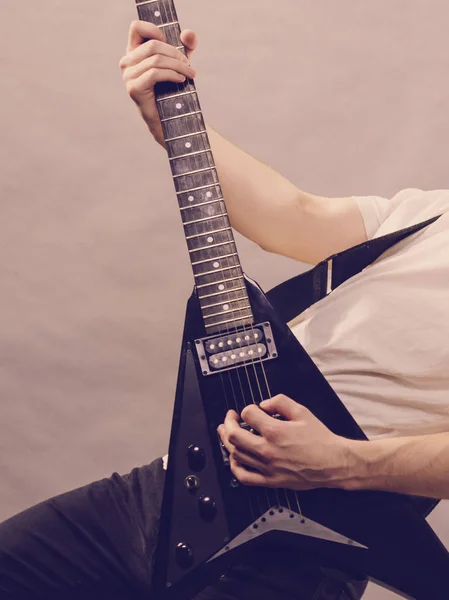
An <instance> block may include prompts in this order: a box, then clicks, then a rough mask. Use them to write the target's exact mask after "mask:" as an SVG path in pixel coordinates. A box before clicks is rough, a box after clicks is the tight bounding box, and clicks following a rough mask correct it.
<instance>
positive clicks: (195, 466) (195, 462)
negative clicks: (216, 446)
mask: <svg viewBox="0 0 449 600" xmlns="http://www.w3.org/2000/svg"><path fill="white" fill-rule="evenodd" d="M187 460H188V462H189V467H190V469H191V470H192V471H202V470H203V469H204V467H205V466H206V453H205V452H204V450H203V449H202V448H200V447H199V446H193V445H192V446H189V449H188V451H187Z"/></svg>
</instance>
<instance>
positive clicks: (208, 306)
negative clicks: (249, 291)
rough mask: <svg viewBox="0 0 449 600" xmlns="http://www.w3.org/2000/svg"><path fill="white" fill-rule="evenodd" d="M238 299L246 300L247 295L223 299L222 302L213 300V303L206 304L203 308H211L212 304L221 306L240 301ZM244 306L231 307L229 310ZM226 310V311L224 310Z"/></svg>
mask: <svg viewBox="0 0 449 600" xmlns="http://www.w3.org/2000/svg"><path fill="white" fill-rule="evenodd" d="M240 300H248V296H247V295H246V296H241V297H240V298H233V299H232V300H231V299H229V300H223V301H222V302H215V303H214V304H206V305H204V307H203V308H213V307H214V306H222V305H223V304H232V303H233V302H240ZM243 308H246V307H238V308H233V309H231V310H240V309H243ZM226 312H227V311H226Z"/></svg>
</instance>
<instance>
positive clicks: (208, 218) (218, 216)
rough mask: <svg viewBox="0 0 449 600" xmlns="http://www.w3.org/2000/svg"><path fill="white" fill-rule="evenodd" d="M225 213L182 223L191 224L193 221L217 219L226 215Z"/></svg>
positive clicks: (200, 221)
mask: <svg viewBox="0 0 449 600" xmlns="http://www.w3.org/2000/svg"><path fill="white" fill-rule="evenodd" d="M227 216H228V215H227V213H223V214H222V215H215V217H204V219H195V221H186V222H185V223H183V224H184V225H193V224H194V223H202V222H203V221H209V220H210V219H219V218H220V217H227Z"/></svg>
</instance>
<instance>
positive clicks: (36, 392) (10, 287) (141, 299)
mask: <svg viewBox="0 0 449 600" xmlns="http://www.w3.org/2000/svg"><path fill="white" fill-rule="evenodd" d="M177 5H178V13H179V17H180V19H181V22H182V24H183V25H184V27H191V28H193V29H195V30H196V31H197V32H198V34H199V36H200V40H201V43H200V47H199V49H198V51H197V53H196V56H195V58H194V60H193V64H194V66H195V67H196V68H197V70H198V76H197V86H198V91H199V94H200V99H201V102H202V105H203V109H204V114H205V117H206V120H207V121H208V123H209V124H211V125H212V126H214V127H215V128H216V129H217V130H218V131H220V132H221V133H222V134H223V135H225V136H226V137H227V138H229V139H230V140H232V141H233V142H235V143H236V144H238V145H239V146H241V147H243V148H244V149H246V150H247V151H248V152H250V153H252V154H254V155H256V156H257V157H258V158H260V159H261V160H263V161H264V162H266V163H268V164H270V165H272V166H273V167H274V168H275V169H277V170H279V171H281V172H282V173H283V174H284V175H286V176H287V177H289V178H290V179H291V180H292V181H293V182H294V183H295V184H297V185H298V186H299V187H301V188H302V189H306V190H308V191H311V192H315V193H319V194H322V195H329V196H341V195H351V194H373V193H374V194H381V195H386V196H391V195H392V194H394V193H395V192H396V191H398V190H399V189H401V188H404V187H421V188H429V189H430V188H445V187H447V186H448V178H449V175H448V169H447V158H448V151H447V148H448V143H449V114H448V113H449V102H448V100H449V81H448V73H449V49H448V42H447V39H448V37H447V31H448V30H449V7H448V5H447V2H445V1H443V0H425V1H424V0H421V1H415V2H410V0H388V1H387V0H378V1H377V2H356V1H355V0H352V1H350V0H339V1H338V2H336V1H335V0H314V1H312V0H279V1H278V2H269V1H267V0H260V1H259V2H255V1H253V0H245V2H243V1H241V2H238V1H237V0H226V1H223V2H212V1H211V0H208V1H206V0H179V1H178V3H177ZM135 16H136V11H135V7H134V4H133V0H120V1H118V0H114V1H112V0H109V1H108V2H93V1H91V0H90V1H89V0H77V1H76V2H72V3H63V2H61V1H60V0H40V1H39V2H31V1H29V0H26V1H24V2H18V1H17V0H2V2H1V4H0V61H1V94H0V107H1V112H0V139H1V144H0V189H1V194H0V411H1V412H0V415H1V417H0V480H1V487H0V519H4V518H7V517H8V516H10V515H12V514H14V513H16V512H18V511H19V510H22V509H24V508H26V507H27V506H29V505H31V504H34V503H36V502H38V501H40V500H43V499H44V498H46V497H48V496H52V495H55V494H58V493H61V492H63V491H66V490H68V489H71V488H73V487H76V486H79V485H83V484H85V483H87V482H89V481H92V480H94V479H97V478H101V477H104V476H108V475H110V474H111V472H113V471H118V472H120V473H124V472H127V471H129V470H130V469H131V468H132V467H133V466H135V465H140V464H143V463H146V462H149V461H150V460H151V459H152V458H153V457H155V456H160V455H161V454H164V453H165V452H166V449H167V442H168V433H169V427H170V419H171V408H172V402H173V393H174V386H175V377H176V369H177V363H178V353H179V343H180V336H181V327H182V323H183V318H184V306H185V302H186V300H187V297H188V295H189V294H190V291H191V287H192V276H191V273H190V270H189V263H188V258H187V253H186V249H185V242H184V239H183V235H182V229H181V226H180V219H179V214H178V210H177V205H176V201H175V196H174V192H173V184H172V181H171V177H170V171H169V167H168V161H167V159H166V157H165V155H164V152H163V151H162V150H161V148H160V147H159V146H157V145H156V144H155V143H154V142H153V141H152V139H151V137H150V136H149V134H148V132H147V131H146V128H145V126H144V124H143V122H141V121H140V118H139V116H138V114H137V111H136V110H135V109H134V107H133V105H132V102H131V101H130V100H129V99H128V97H127V95H126V92H125V88H124V86H123V84H122V82H121V76H120V72H119V69H118V61H119V59H120V57H121V56H122V54H123V53H124V50H125V46H126V39H127V30H128V26H129V23H130V21H131V20H132V19H134V18H135ZM238 243H239V249H240V252H241V258H242V262H243V264H244V267H245V269H246V271H247V272H248V274H249V275H250V276H252V277H253V278H255V279H256V280H258V281H259V283H260V284H261V285H262V286H263V287H264V288H266V289H268V288H270V287H271V286H273V285H274V284H276V283H278V282H280V281H282V280H284V279H286V278H287V277H289V276H291V275H293V274H295V273H297V272H298V271H299V270H302V269H303V268H304V266H303V265H299V264H295V263H294V262H293V261H289V260H287V259H284V258H280V257H276V256H273V255H269V254H267V253H265V252H263V251H262V250H260V249H259V248H258V247H256V246H255V245H254V244H252V243H250V242H248V241H246V240H243V239H242V238H241V237H238ZM448 401H449V399H448ZM446 519H447V509H446V506H445V505H443V506H440V508H439V509H438V510H437V511H436V512H435V514H434V515H432V518H431V521H432V523H433V524H434V525H435V528H436V530H437V531H438V533H439V534H440V535H441V537H442V538H443V539H444V540H445V541H446V543H449V529H448V528H447V525H446V529H445V522H446ZM366 597H367V598H369V599H371V600H375V599H377V600H381V599H386V598H394V597H396V596H395V595H393V594H391V593H390V592H386V591H379V590H378V588H375V587H374V586H372V587H371V586H370V590H369V592H368V593H367V596H366Z"/></svg>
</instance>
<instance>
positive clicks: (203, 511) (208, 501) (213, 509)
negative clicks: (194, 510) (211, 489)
mask: <svg viewBox="0 0 449 600" xmlns="http://www.w3.org/2000/svg"><path fill="white" fill-rule="evenodd" d="M198 508H199V511H200V515H201V517H202V518H203V519H204V520H205V521H213V520H214V519H215V517H216V516H217V504H216V502H215V500H214V499H213V498H211V497H210V496H201V497H200V498H198Z"/></svg>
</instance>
